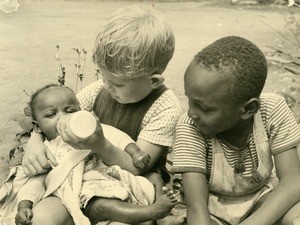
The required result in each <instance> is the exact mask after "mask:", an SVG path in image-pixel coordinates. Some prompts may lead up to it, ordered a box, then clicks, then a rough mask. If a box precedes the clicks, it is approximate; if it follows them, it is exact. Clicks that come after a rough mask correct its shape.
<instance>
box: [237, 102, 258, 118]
mask: <svg viewBox="0 0 300 225" xmlns="http://www.w3.org/2000/svg"><path fill="white" fill-rule="evenodd" d="M259 108H260V100H259V99H258V98H251V99H250V100H249V101H247V102H245V103H244V104H243V106H242V115H241V118H242V119H244V120H247V119H249V118H251V117H252V116H254V115H255V114H256V113H257V111H258V110H259Z"/></svg>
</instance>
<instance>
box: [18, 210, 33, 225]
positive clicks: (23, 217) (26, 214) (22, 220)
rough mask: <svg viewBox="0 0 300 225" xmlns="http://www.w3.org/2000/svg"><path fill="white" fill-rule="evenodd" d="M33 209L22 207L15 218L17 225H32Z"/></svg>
mask: <svg viewBox="0 0 300 225" xmlns="http://www.w3.org/2000/svg"><path fill="white" fill-rule="evenodd" d="M32 216H33V214H32V209H31V208H27V207H21V208H19V209H18V213H17V215H16V218H15V222H16V225H27V224H31V219H32Z"/></svg>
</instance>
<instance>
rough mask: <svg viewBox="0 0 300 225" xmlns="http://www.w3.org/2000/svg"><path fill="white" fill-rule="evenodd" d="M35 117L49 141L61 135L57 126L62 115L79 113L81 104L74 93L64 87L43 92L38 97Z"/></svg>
mask: <svg viewBox="0 0 300 225" xmlns="http://www.w3.org/2000/svg"><path fill="white" fill-rule="evenodd" d="M36 101H38V102H36V104H35V106H36V107H35V117H36V121H37V124H38V126H39V128H40V129H41V131H42V132H43V133H44V135H45V136H46V137H47V139H48V140H52V139H54V138H56V137H57V136H58V135H59V133H58V131H57V128H56V125H57V122H58V120H59V118H60V116H61V115H64V114H68V113H73V112H76V111H79V110H80V108H79V103H78V100H77V99H76V96H75V95H74V93H72V92H71V91H70V90H67V89H65V88H63V87H58V88H52V89H48V90H45V91H43V92H42V93H40V94H39V95H38V96H37V99H36Z"/></svg>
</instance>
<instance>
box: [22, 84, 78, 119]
mask: <svg viewBox="0 0 300 225" xmlns="http://www.w3.org/2000/svg"><path fill="white" fill-rule="evenodd" d="M51 88H65V89H66V90H69V91H70V92H72V93H74V95H76V94H75V92H74V91H73V90H72V89H71V88H69V87H67V86H61V85H58V84H47V85H45V86H43V87H41V88H39V89H37V90H36V91H35V92H33V94H32V95H31V97H30V101H29V102H28V107H29V109H28V108H27V110H30V114H31V118H32V119H35V118H36V117H35V111H34V109H35V105H36V101H35V100H36V98H37V97H38V96H39V94H40V93H42V92H43V91H45V90H48V89H51Z"/></svg>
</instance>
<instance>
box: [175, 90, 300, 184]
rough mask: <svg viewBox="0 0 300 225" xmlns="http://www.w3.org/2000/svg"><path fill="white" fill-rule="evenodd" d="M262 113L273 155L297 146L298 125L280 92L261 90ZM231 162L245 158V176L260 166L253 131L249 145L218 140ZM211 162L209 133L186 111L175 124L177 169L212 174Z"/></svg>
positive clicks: (208, 175) (299, 138)
mask: <svg viewBox="0 0 300 225" xmlns="http://www.w3.org/2000/svg"><path fill="white" fill-rule="evenodd" d="M260 100H261V108H260V113H261V117H262V121H263V126H264V128H265V131H266V134H267V137H268V143H269V147H270V151H271V153H272V154H273V155H275V154H278V153H281V152H284V151H287V150H289V149H291V148H293V147H295V146H296V145H297V144H298V143H299V141H300V130H299V126H298V124H297V122H296V120H295V118H294V115H293V114H292V112H291V110H290V109H289V107H288V105H287V104H286V102H285V99H284V98H283V97H281V96H279V95H277V94H262V95H261V97H260ZM219 141H220V143H221V146H222V148H223V151H224V155H225V157H226V159H227V161H228V163H229V164H230V165H231V166H232V167H234V165H235V163H236V162H237V160H238V159H239V158H243V159H245V161H244V165H245V171H244V172H243V176H250V175H251V172H252V168H253V164H254V165H255V166H258V157H257V152H256V148H255V143H254V139H253V133H251V135H250V139H249V144H248V145H247V146H248V147H247V148H246V149H244V150H241V151H237V150H236V149H232V148H230V146H228V145H226V144H225V143H223V142H222V141H221V140H219ZM211 165H212V145H211V139H210V138H209V137H205V136H203V135H202V134H201V133H200V132H199V130H198V129H197V128H196V126H195V124H194V122H193V120H192V119H191V118H190V117H189V116H188V115H187V114H186V113H185V114H184V115H182V116H181V118H180V119H179V121H178V124H177V127H176V139H175V144H174V162H173V166H172V168H171V171H172V172H174V173H183V172H200V173H205V174H206V176H207V178H209V177H210V173H211Z"/></svg>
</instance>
